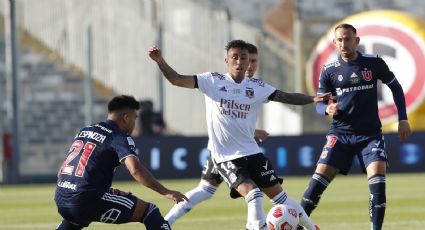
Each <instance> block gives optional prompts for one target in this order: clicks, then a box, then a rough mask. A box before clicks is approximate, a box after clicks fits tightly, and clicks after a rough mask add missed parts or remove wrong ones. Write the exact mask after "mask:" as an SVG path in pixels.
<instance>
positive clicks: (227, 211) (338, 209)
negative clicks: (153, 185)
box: [0, 173, 425, 230]
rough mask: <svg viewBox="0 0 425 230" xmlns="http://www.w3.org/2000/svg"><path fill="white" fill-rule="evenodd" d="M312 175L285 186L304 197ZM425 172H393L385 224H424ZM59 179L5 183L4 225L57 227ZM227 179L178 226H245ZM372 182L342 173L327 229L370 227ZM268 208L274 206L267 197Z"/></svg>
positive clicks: (330, 201)
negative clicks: (229, 193) (56, 201)
mask: <svg viewBox="0 0 425 230" xmlns="http://www.w3.org/2000/svg"><path fill="white" fill-rule="evenodd" d="M309 179H310V178H309V177H289V176H288V177H285V181H284V184H283V187H284V189H285V190H286V191H287V192H288V194H290V195H291V196H292V197H293V198H295V199H296V200H299V199H300V197H301V195H302V193H303V191H304V189H305V187H306V185H307V183H308V182H309ZM198 181H199V180H198V179H191V180H163V181H162V182H163V183H164V184H165V185H166V186H168V187H169V188H171V189H176V190H180V191H182V192H185V191H187V190H189V189H191V188H193V187H194V186H196V185H197V183H198ZM424 182H425V174H424V173H422V174H389V175H388V177H387V213H386V216H385V224H384V229H386V230H396V229H397V230H399V229H424V228H425V227H424V226H425V185H424ZM113 187H115V188H118V189H121V190H124V191H131V192H133V193H134V194H136V195H137V196H139V197H140V198H142V199H143V200H146V201H151V202H153V203H155V204H157V205H158V206H159V207H160V209H161V212H162V214H163V215H165V214H166V212H167V211H168V210H169V209H170V208H171V206H172V205H173V203H172V202H171V201H169V200H166V199H165V198H164V197H162V196H160V195H158V194H156V193H154V192H152V191H150V190H149V189H147V188H145V187H143V186H141V185H138V184H136V182H126V183H121V182H120V183H115V184H114V186H113ZM54 189H55V185H54V184H44V185H17V186H5V185H1V187H0V229H2V230H3V229H4V230H15V229H27V230H29V229H31V230H34V229H54V228H55V227H56V225H57V224H58V223H59V222H60V220H61V218H60V216H59V214H58V213H57V211H56V207H55V204H54V202H53V196H54ZM228 191H229V190H228V188H227V186H226V185H225V184H223V185H222V186H221V187H220V188H219V189H218V190H217V193H216V195H215V196H214V197H213V198H212V199H211V200H208V201H206V202H204V203H202V204H200V205H199V206H197V207H196V208H195V209H193V210H192V211H191V212H190V213H188V214H187V215H186V216H184V217H183V218H181V219H180V220H178V221H177V222H176V223H175V224H174V226H173V229H182V230H192V229H193V230H195V229H202V230H210V229H229V230H232V229H244V226H245V220H246V205H245V202H244V200H243V199H237V200H232V199H230V198H229V196H228ZM368 196H369V194H368V186H367V181H366V178H365V176H364V175H349V176H341V175H340V176H338V177H337V178H336V179H335V180H334V182H333V183H332V184H331V186H330V187H329V188H328V190H327V191H326V192H325V194H324V195H323V197H322V200H321V203H320V205H319V207H318V208H317V209H316V211H315V212H314V213H313V215H312V218H313V221H314V222H315V223H316V224H318V225H319V226H320V227H321V229H322V230H334V229H345V230H359V229H370V227H369V216H368ZM264 203H265V209H266V211H267V210H268V209H269V208H270V207H271V205H270V202H269V201H268V199H266V200H265V202H264ZM87 229H99V230H100V229H102V230H104V229H106V230H107V229H135V230H136V229H145V228H144V226H142V224H140V223H139V224H137V223H131V224H123V225H110V224H101V223H93V224H91V225H90V226H89V227H88V228H87Z"/></svg>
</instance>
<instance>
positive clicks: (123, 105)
mask: <svg viewBox="0 0 425 230" xmlns="http://www.w3.org/2000/svg"><path fill="white" fill-rule="evenodd" d="M139 108H140V103H139V102H138V101H136V99H134V97H133V96H129V95H120V96H116V97H114V98H112V99H111V101H109V103H108V112H115V111H118V110H123V109H134V110H138V109H139Z"/></svg>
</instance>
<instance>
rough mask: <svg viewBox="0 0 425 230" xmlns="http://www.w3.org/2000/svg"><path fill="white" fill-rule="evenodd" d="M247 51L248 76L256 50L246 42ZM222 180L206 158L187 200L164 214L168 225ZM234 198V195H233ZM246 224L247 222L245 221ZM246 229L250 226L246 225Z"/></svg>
mask: <svg viewBox="0 0 425 230" xmlns="http://www.w3.org/2000/svg"><path fill="white" fill-rule="evenodd" d="M248 53H249V66H248V69H247V70H246V72H245V75H246V76H247V77H249V78H251V77H253V76H254V75H255V72H256V71H257V67H258V50H257V47H255V45H253V44H248ZM254 134H255V137H256V139H257V140H259V141H264V140H266V139H267V137H268V135H269V134H268V133H267V132H266V131H265V130H261V129H256V130H255V132H254ZM222 182H223V178H222V177H221V176H220V174H219V173H218V171H217V170H216V169H215V168H214V165H213V162H212V159H211V156H210V157H209V158H208V159H207V161H206V162H205V164H204V167H203V170H202V173H201V180H200V182H199V184H198V186H197V187H195V188H193V189H192V190H190V191H188V192H186V193H185V195H186V197H187V198H188V199H189V200H188V201H184V202H179V203H178V204H175V205H174V206H173V207H172V208H171V209H170V211H169V212H168V213H167V215H165V217H164V218H165V219H166V220H167V221H168V223H169V224H170V225H172V224H173V223H174V222H175V221H176V220H177V219H179V218H180V217H182V216H183V215H185V214H186V213H187V212H189V211H190V210H191V209H193V208H194V207H195V206H196V205H198V204H199V203H201V202H203V201H205V200H208V199H210V198H211V197H212V196H213V195H214V194H215V192H216V191H217V188H218V186H220V184H221V183H222ZM232 192H233V193H232V194H233V197H234V196H235V195H237V194H236V193H237V192H236V193H235V191H232ZM234 198H235V197H234ZM247 224H248V222H247ZM247 229H250V227H249V226H248V225H247Z"/></svg>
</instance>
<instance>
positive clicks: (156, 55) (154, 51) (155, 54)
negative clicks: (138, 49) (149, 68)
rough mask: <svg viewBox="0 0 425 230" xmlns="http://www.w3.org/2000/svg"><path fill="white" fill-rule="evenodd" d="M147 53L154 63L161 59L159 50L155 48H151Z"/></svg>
mask: <svg viewBox="0 0 425 230" xmlns="http://www.w3.org/2000/svg"><path fill="white" fill-rule="evenodd" d="M148 52H149V57H150V58H151V59H152V60H154V61H156V62H158V61H159V60H160V59H161V58H162V54H161V49H160V48H158V47H156V46H152V47H151V48H150V49H149V51H148Z"/></svg>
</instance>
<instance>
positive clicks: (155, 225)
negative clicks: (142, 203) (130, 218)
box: [140, 203, 171, 230]
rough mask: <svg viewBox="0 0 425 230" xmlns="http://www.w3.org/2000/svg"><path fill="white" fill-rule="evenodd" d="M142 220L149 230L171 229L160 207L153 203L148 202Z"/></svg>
mask: <svg viewBox="0 0 425 230" xmlns="http://www.w3.org/2000/svg"><path fill="white" fill-rule="evenodd" d="M140 222H142V223H144V224H145V226H146V229H147V230H171V227H170V225H169V224H168V222H167V221H166V220H164V217H163V216H162V215H161V212H160V211H159V209H158V207H157V206H156V205H154V204H152V203H149V204H148V207H147V208H146V210H145V213H143V216H142V220H141V221H140Z"/></svg>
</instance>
